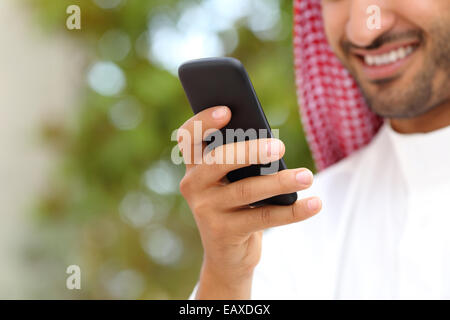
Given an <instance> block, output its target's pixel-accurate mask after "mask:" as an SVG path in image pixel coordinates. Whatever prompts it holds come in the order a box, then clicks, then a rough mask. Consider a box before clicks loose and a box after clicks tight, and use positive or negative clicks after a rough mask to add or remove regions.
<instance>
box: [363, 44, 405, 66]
mask: <svg viewBox="0 0 450 320" xmlns="http://www.w3.org/2000/svg"><path fill="white" fill-rule="evenodd" d="M413 51H414V48H413V47H412V46H408V47H406V48H403V47H402V48H399V49H396V50H392V51H390V52H388V53H385V54H379V55H375V56H372V55H365V56H364V62H365V63H366V64H367V65H369V66H373V65H376V66H381V65H385V64H389V63H394V62H396V61H398V60H401V59H404V58H405V57H407V56H409V55H410V54H411V53H412V52H413Z"/></svg>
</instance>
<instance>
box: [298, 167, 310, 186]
mask: <svg viewBox="0 0 450 320" xmlns="http://www.w3.org/2000/svg"><path fill="white" fill-rule="evenodd" d="M295 179H296V180H297V182H298V183H300V184H303V185H309V184H311V182H312V179H313V175H312V173H311V171H309V170H303V171H300V172H298V173H297V174H296V175H295Z"/></svg>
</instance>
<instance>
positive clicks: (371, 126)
mask: <svg viewBox="0 0 450 320" xmlns="http://www.w3.org/2000/svg"><path fill="white" fill-rule="evenodd" d="M294 57H295V73H296V85H297V96H298V100H299V106H300V114H301V118H302V123H303V127H304V130H305V133H306V138H307V141H308V144H309V146H310V149H311V152H312V155H313V158H314V161H315V163H316V167H317V169H318V170H319V171H320V170H323V169H325V168H327V167H329V166H330V165H332V164H334V163H336V162H338V161H339V160H341V159H343V158H345V157H347V156H348V155H350V154H352V153H353V152H355V151H356V150H358V149H360V148H361V147H363V146H364V145H366V144H368V143H369V142H370V141H371V140H372V138H373V136H374V135H375V134H376V132H377V131H378V129H379V128H380V126H381V124H382V120H381V118H380V117H378V116H376V115H375V114H374V113H372V112H371V111H370V110H369V108H368V107H367V105H366V102H365V100H364V98H363V96H362V94H361V91H360V89H359V87H358V85H357V83H356V82H355V80H354V79H353V77H352V76H351V75H350V74H349V72H348V71H347V69H345V68H344V67H343V66H342V64H341V63H340V61H339V60H338V58H337V57H336V56H335V54H334V53H333V51H332V49H331V47H330V46H329V44H328V42H327V39H326V36H325V30H324V26H323V20H322V12H321V4H320V0H294Z"/></svg>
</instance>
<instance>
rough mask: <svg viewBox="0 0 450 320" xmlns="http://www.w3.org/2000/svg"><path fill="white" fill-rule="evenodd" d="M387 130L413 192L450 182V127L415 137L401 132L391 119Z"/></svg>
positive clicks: (415, 134)
mask: <svg viewBox="0 0 450 320" xmlns="http://www.w3.org/2000/svg"><path fill="white" fill-rule="evenodd" d="M384 127H385V128H384V130H386V131H387V135H388V136H389V137H390V140H391V141H392V145H393V147H394V152H395V155H396V157H397V159H398V161H399V165H400V168H401V170H402V173H403V176H404V180H405V182H406V186H407V188H408V190H409V191H410V192H415V191H418V192H420V191H424V190H430V189H433V188H434V187H439V186H442V185H445V184H446V185H448V184H449V183H450V126H447V127H445V128H442V129H439V130H435V131H432V132H429V133H414V134H402V133H398V132H397V131H395V130H394V129H392V127H391V125H390V121H388V120H385V125H384ZM449 197H450V193H449Z"/></svg>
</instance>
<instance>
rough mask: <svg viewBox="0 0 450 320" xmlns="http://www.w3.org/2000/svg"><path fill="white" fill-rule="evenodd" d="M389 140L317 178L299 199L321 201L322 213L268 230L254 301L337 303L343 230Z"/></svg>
mask: <svg viewBox="0 0 450 320" xmlns="http://www.w3.org/2000/svg"><path fill="white" fill-rule="evenodd" d="M385 138H386V137H385V135H384V134H383V133H382V134H378V135H377V136H375V138H374V139H373V140H372V142H371V143H370V144H368V145H367V146H365V147H364V148H362V149H360V150H359V151H357V152H355V153H353V154H352V155H350V156H349V157H347V158H345V159H343V160H341V161H340V162H338V163H336V164H334V165H332V166H330V167H329V168H327V169H325V170H324V171H322V172H320V173H318V174H316V175H315V177H314V182H313V185H312V186H311V187H310V188H309V189H307V190H303V191H299V192H298V198H299V199H304V198H307V197H310V196H318V197H319V198H321V199H322V203H323V205H322V210H321V212H320V213H318V214H317V215H315V216H314V217H311V218H309V219H307V220H305V221H301V222H298V223H294V224H291V225H286V226H281V227H277V228H272V229H269V230H266V231H265V232H264V236H263V251H262V255H261V260H260V263H259V264H258V266H257V267H256V269H255V278H254V290H253V292H254V293H253V297H255V298H270V299H277V298H280V299H302V298H307V299H309V298H313V299H315V298H318V299H327V298H332V294H333V288H332V284H333V283H335V281H334V278H335V274H334V270H336V269H337V267H335V266H336V264H337V263H338V260H339V257H336V253H337V252H338V251H339V250H337V246H339V243H340V242H341V241H342V240H343V237H344V234H342V232H341V230H343V228H342V227H341V226H342V225H345V224H346V223H347V219H348V217H346V213H347V212H348V211H349V210H348V207H349V206H351V205H352V198H353V195H354V193H355V189H358V188H361V187H363V186H362V185H361V181H365V182H364V183H368V181H369V180H370V179H368V178H367V174H370V173H371V172H372V171H376V170H372V169H371V167H373V166H376V165H379V163H380V161H381V160H382V157H383V156H384V154H385V151H387V150H384V148H386V142H387V141H386V140H385Z"/></svg>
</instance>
